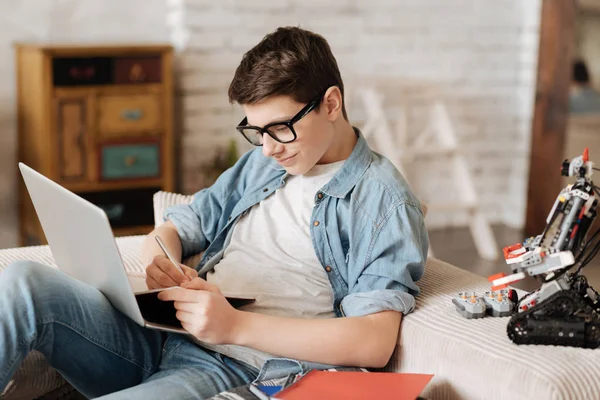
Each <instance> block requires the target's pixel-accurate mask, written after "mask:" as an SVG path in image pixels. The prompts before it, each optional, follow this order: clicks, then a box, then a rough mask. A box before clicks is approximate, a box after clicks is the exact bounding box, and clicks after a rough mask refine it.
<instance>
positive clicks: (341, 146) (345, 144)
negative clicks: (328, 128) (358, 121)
mask: <svg viewBox="0 0 600 400" xmlns="http://www.w3.org/2000/svg"><path fill="white" fill-rule="evenodd" d="M335 125H336V126H335V130H336V135H335V138H334V139H333V143H332V145H331V147H330V148H329V149H328V150H327V151H326V152H325V154H324V155H323V157H321V159H320V160H319V162H318V163H317V164H331V163H334V162H338V161H343V160H346V159H347V158H348V157H350V154H351V153H352V150H354V146H355V145H356V141H357V140H358V137H357V136H356V132H354V128H353V127H352V125H351V124H350V122H348V121H346V120H345V119H344V118H341V121H336V122H335Z"/></svg>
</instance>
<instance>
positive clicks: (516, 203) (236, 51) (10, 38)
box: [0, 0, 540, 247]
mask: <svg viewBox="0 0 600 400" xmlns="http://www.w3.org/2000/svg"><path fill="white" fill-rule="evenodd" d="M539 14H540V0H527V1H522V0H369V1H365V0H278V1H269V0H253V1H243V0H221V1H214V0H211V1H208V0H102V1H96V0H22V1H17V2H14V1H13V2H9V1H3V2H0V33H1V35H0V38H1V39H0V60H2V61H0V72H2V75H3V77H4V79H2V80H1V81H0V105H1V106H2V107H1V108H0V110H3V111H1V112H0V127H1V129H2V132H3V135H1V136H0V148H1V149H2V151H3V152H2V155H1V157H0V187H2V188H3V190H2V191H1V192H0V221H2V226H1V227H0V247H9V246H15V245H16V244H17V217H16V213H15V212H14V210H16V196H14V193H15V188H16V174H15V170H16V169H15V155H16V127H15V84H14V76H15V71H14V56H13V49H12V43H13V42H14V41H54V42H164V41H169V40H170V41H171V42H172V43H173V44H174V45H176V46H177V47H178V48H179V49H180V53H179V57H178V68H179V73H180V76H179V77H178V85H179V90H178V94H179V96H178V105H180V106H181V107H182V115H183V124H182V126H183V127H184V128H185V129H184V132H183V135H184V137H183V140H182V144H183V146H184V148H183V151H182V158H183V161H182V162H183V163H184V165H185V170H186V172H185V176H184V179H183V182H184V185H185V188H186V190H188V191H193V190H194V189H196V188H197V187H198V185H199V184H200V183H199V182H202V180H201V179H200V180H199V179H197V178H194V175H195V174H197V171H198V168H200V167H201V166H203V165H204V164H205V163H207V162H210V160H211V159H212V157H213V154H214V148H215V147H216V146H217V145H220V144H222V143H224V142H226V141H227V140H229V139H230V138H232V137H233V138H235V139H236V140H238V141H239V143H240V144H241V145H243V144H244V142H243V141H241V140H240V138H239V137H238V136H237V135H236V132H235V130H234V129H233V126H234V125H235V124H236V123H237V122H239V120H240V119H241V118H242V113H241V110H240V109H239V107H235V106H231V105H229V104H228V102H227V93H226V92H227V87H228V84H229V81H230V79H231V77H232V76H233V71H234V70H235V67H236V66H237V64H238V62H239V60H240V59H241V56H242V54H243V53H244V51H246V50H248V49H249V48H250V47H251V46H253V45H254V44H256V43H257V42H258V41H259V40H260V39H261V38H262V37H263V36H264V35H265V34H266V33H268V32H270V31H272V30H274V29H275V28H277V27H278V26H281V25H300V26H302V27H304V28H307V29H312V30H315V31H317V32H319V33H321V34H323V35H324V36H325V37H326V38H327V39H328V40H329V42H330V43H331V46H332V48H333V51H334V53H335V55H336V57H337V59H338V63H339V65H340V68H341V71H342V76H343V77H344V78H345V80H346V81H347V84H348V85H351V83H352V79H353V78H352V77H353V76H357V75H364V74H371V75H373V74H377V75H381V74H392V75H393V76H397V77H399V78H412V79H420V80H428V81H432V82H436V83H439V84H441V85H443V87H444V88H445V96H446V98H448V99H449V105H450V110H451V112H452V118H453V119H454V120H455V122H456V126H457V130H458V133H459V135H460V137H461V140H462V141H463V142H464V143H466V144H467V146H466V150H467V153H468V157H469V160H470V165H471V167H472V170H473V172H474V174H475V176H476V178H477V186H478V187H481V188H482V191H481V196H482V200H483V202H484V204H485V206H486V210H487V213H488V215H489V216H490V217H491V218H492V219H493V220H494V221H496V222H504V223H507V224H510V225H513V226H521V225H522V224H523V216H524V210H525V188H526V177H527V157H528V153H529V131H530V122H531V117H532V101H533V93H534V87H535V68H536V60H537V40H538V25H539ZM353 112H354V114H355V115H357V116H358V115H359V114H360V110H353ZM352 115H353V114H351V115H350V117H351V118H352ZM243 148H244V147H243ZM245 148H247V147H245ZM437 164H440V163H439V162H438V163H437ZM428 166H433V167H436V163H433V162H432V163H430V165H428ZM440 170H441V171H442V172H443V164H442V165H441V166H438V167H436V168H435V171H436V174H437V173H438V172H439V171H440ZM438 175H443V174H438ZM413 179H414V180H415V181H417V182H426V183H427V184H428V185H429V187H427V186H426V185H425V186H424V188H423V189H422V192H423V193H433V195H435V194H436V193H445V192H447V190H448V187H447V186H448V182H447V181H446V182H441V183H438V182H431V183H430V180H429V179H428V178H427V177H426V176H420V177H419V176H417V177H414V178H413ZM444 185H446V186H444ZM464 222H465V216H464V215H459V214H457V215H430V216H429V221H428V223H429V225H430V227H436V226H444V225H448V224H464Z"/></svg>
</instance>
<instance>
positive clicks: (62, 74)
mask: <svg viewBox="0 0 600 400" xmlns="http://www.w3.org/2000/svg"><path fill="white" fill-rule="evenodd" d="M52 81H53V83H54V86H58V87H60V86H88V85H109V84H111V83H112V81H113V67H112V59H111V58H110V57H58V58H54V59H53V60H52Z"/></svg>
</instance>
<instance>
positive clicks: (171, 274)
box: [146, 255, 198, 290]
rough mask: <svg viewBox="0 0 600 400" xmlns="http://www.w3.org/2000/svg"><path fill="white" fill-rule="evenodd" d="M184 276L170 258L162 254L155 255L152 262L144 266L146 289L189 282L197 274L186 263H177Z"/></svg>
mask: <svg viewBox="0 0 600 400" xmlns="http://www.w3.org/2000/svg"><path fill="white" fill-rule="evenodd" d="M179 265H180V266H181V269H183V272H185V276H184V275H182V274H181V272H179V270H178V269H177V268H175V266H174V265H173V263H172V262H171V260H169V259H168V258H167V257H165V256H163V255H157V256H155V257H154V259H153V260H152V263H151V264H150V265H148V266H147V267H146V285H147V286H148V290H152V289H160V288H165V287H171V286H179V285H181V284H182V283H183V282H189V281H191V280H192V279H194V278H196V277H197V276H198V273H197V272H196V270H195V269H192V268H190V267H188V266H187V265H183V264H179Z"/></svg>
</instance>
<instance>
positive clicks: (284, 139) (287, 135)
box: [235, 93, 324, 146]
mask: <svg viewBox="0 0 600 400" xmlns="http://www.w3.org/2000/svg"><path fill="white" fill-rule="evenodd" d="M323 96H324V93H323V94H320V95H318V96H317V97H315V98H314V99H313V100H311V102H310V103H308V104H307V105H306V106H304V108H302V110H300V111H298V113H297V114H296V115H294V116H293V117H292V119H290V120H289V121H281V122H273V123H271V124H268V125H265V127H264V128H261V127H260V126H253V125H247V124H248V117H246V118H244V119H243V120H242V122H240V124H239V125H238V126H237V127H236V128H235V129H237V130H238V132H239V133H241V134H242V135H243V136H244V137H245V138H246V140H247V141H249V142H250V143H251V144H253V145H254V146H262V145H263V135H264V134H265V133H266V134H267V135H269V136H271V137H272V138H273V139H275V140H276V141H278V142H279V143H290V142H293V141H294V140H296V131H295V130H294V124H295V123H296V122H298V121H300V120H301V119H302V118H304V117H305V116H306V115H307V114H308V113H309V112H311V111H312V110H314V109H315V108H316V107H317V105H318V104H319V103H320V101H321V97H323Z"/></svg>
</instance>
